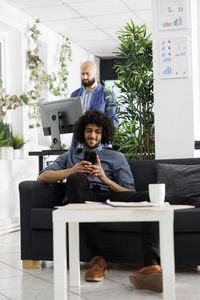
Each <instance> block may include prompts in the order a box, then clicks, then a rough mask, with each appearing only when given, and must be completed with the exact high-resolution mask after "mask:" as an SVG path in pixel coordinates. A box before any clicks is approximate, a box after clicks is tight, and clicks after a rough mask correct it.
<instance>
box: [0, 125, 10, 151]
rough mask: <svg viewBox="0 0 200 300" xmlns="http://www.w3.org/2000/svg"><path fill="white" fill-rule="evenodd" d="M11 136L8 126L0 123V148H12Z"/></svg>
mask: <svg viewBox="0 0 200 300" xmlns="http://www.w3.org/2000/svg"><path fill="white" fill-rule="evenodd" d="M12 145H13V134H12V128H11V126H10V124H8V123H3V122H2V121H1V122H0V147H12Z"/></svg>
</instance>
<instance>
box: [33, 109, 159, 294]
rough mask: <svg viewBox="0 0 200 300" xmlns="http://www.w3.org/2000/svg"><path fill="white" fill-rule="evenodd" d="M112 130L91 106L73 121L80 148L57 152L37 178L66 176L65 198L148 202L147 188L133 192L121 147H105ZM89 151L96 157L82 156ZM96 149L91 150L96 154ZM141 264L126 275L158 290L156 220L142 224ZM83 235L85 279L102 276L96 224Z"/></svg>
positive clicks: (139, 285)
mask: <svg viewBox="0 0 200 300" xmlns="http://www.w3.org/2000/svg"><path fill="white" fill-rule="evenodd" d="M114 134H115V126H114V124H113V121H112V118H111V117H109V116H108V115H107V114H106V113H102V112H101V111H98V110H96V109H94V110H89V111H87V112H85V114H84V115H83V116H81V117H80V118H79V119H78V120H77V121H76V122H75V125H74V138H75V140H76V141H77V142H78V143H79V144H82V148H74V147H72V148H71V149H70V150H69V151H68V152H66V153H64V154H62V155H60V156H59V157H58V158H57V159H56V160H55V161H54V162H53V163H52V165H50V166H48V167H47V168H45V169H44V170H43V171H42V172H41V173H40V175H39V176H38V181H43V182H47V183H52V182H56V181H59V180H63V179H67V181H66V195H67V200H68V203H84V202H85V201H98V202H105V201H106V200H107V199H110V200H112V201H129V202H130V201H135V202H140V201H149V197H148V193H147V192H136V191H135V185H134V179H133V175H132V172H131V170H130V167H129V164H128V162H127V160H126V159H125V157H124V155H123V154H122V153H120V152H116V151H112V150H110V149H106V148H104V146H103V145H104V144H105V143H111V142H112V140H113V138H114ZM88 152H89V153H90V154H93V156H94V157H95V162H93V163H91V162H89V161H88V160H87V159H86V156H85V153H86V154H87V156H88V155H89V154H88ZM94 152H95V153H94ZM141 228H142V237H143V257H144V267H143V268H142V269H140V270H139V271H137V272H135V273H134V274H132V275H131V276H130V280H131V282H132V284H133V285H134V286H135V287H136V288H144V289H149V290H153V291H156V292H161V291H162V271H161V268H160V266H159V246H158V244H159V243H158V236H159V235H158V224H157V223H155V222H144V223H142V226H141ZM83 233H84V238H85V242H86V245H87V247H88V248H89V249H90V251H91V255H92V260H91V262H90V267H89V269H88V270H87V272H86V274H85V280H87V281H94V282H95V281H102V280H103V279H104V276H105V272H106V261H105V259H104V258H103V257H102V253H103V251H102V249H103V245H101V242H100V238H99V237H100V235H99V230H98V224H96V223H92V224H90V223H88V224H84V232H83Z"/></svg>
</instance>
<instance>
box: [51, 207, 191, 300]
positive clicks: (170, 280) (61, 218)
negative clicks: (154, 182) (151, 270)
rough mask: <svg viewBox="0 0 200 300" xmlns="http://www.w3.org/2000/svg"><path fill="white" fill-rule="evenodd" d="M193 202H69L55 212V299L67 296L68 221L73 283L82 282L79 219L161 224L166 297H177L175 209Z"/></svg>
mask: <svg viewBox="0 0 200 300" xmlns="http://www.w3.org/2000/svg"><path fill="white" fill-rule="evenodd" d="M186 208H191V206H186V205H171V206H162V207H136V208H135V207H122V208H121V207H117V208H116V207H115V208H113V207H111V206H108V205H100V204H69V205H67V206H64V207H60V208H58V209H56V210H55V211H54V212H53V250H54V297H55V298H54V299H55V300H67V264H66V257H67V254H66V253H67V249H66V223H68V239H69V240H68V243H69V280H70V286H73V287H78V286H80V255H79V223H80V222H81V223H84V222H85V223H90V222H91V223H92V222H147V221H148V222H149V221H150V222H151V221H158V222H159V228H160V256H161V267H162V270H163V298H164V299H165V300H175V267H174V226H173V224H174V223H173V220H174V210H175V209H186Z"/></svg>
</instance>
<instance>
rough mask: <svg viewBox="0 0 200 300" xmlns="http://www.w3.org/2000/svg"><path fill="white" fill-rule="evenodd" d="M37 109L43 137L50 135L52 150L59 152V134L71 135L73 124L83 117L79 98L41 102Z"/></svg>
mask: <svg viewBox="0 0 200 300" xmlns="http://www.w3.org/2000/svg"><path fill="white" fill-rule="evenodd" d="M39 109H40V115H41V120H42V126H43V131H44V135H51V146H52V150H60V149H61V141H60V134H63V133H71V132H72V129H73V125H74V122H75V121H76V120H77V119H78V118H79V117H80V116H82V115H83V108H82V104H81V98H80V97H75V98H68V99H62V100H55V101H45V102H41V103H40V104H39Z"/></svg>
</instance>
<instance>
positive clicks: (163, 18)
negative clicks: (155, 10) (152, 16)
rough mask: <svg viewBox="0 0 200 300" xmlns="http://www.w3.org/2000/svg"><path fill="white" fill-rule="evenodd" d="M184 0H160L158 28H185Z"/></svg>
mask: <svg viewBox="0 0 200 300" xmlns="http://www.w3.org/2000/svg"><path fill="white" fill-rule="evenodd" d="M186 23H187V22H186V0H160V29H161V30H169V29H182V28H186V26H187V24H186Z"/></svg>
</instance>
